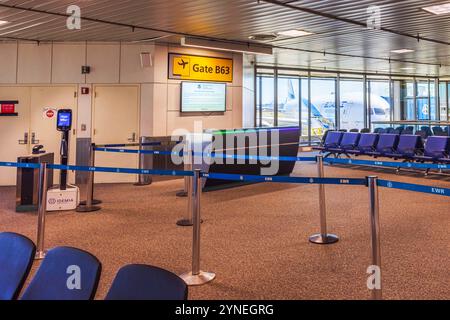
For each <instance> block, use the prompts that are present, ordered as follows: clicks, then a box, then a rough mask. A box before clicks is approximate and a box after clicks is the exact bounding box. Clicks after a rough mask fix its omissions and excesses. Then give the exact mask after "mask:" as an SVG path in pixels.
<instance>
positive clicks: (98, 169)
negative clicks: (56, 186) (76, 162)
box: [47, 164, 194, 177]
mask: <svg viewBox="0 0 450 320" xmlns="http://www.w3.org/2000/svg"><path fill="white" fill-rule="evenodd" d="M47 167H48V168H49V169H54V170H74V171H94V172H110V173H127V174H144V175H159V176H180V177H192V176H194V172H193V171H175V170H150V169H132V168H110V167H84V166H64V165H60V164H49V165H48V166H47Z"/></svg>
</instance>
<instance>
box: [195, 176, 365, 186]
mask: <svg viewBox="0 0 450 320" xmlns="http://www.w3.org/2000/svg"><path fill="white" fill-rule="evenodd" d="M202 177H205V178H209V179H218V180H230V181H249V182H277V183H299V184H344V185H367V180H366V179H346V178H307V177H284V176H255V175H240V174H227V173H202Z"/></svg>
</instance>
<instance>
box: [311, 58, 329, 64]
mask: <svg viewBox="0 0 450 320" xmlns="http://www.w3.org/2000/svg"><path fill="white" fill-rule="evenodd" d="M325 62H327V60H325V59H315V60H311V63H325Z"/></svg>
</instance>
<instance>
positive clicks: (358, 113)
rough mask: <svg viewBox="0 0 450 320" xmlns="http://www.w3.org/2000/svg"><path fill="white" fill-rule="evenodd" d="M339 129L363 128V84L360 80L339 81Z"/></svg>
mask: <svg viewBox="0 0 450 320" xmlns="http://www.w3.org/2000/svg"><path fill="white" fill-rule="evenodd" d="M339 97H340V100H341V101H340V104H339V110H340V119H339V120H340V122H341V125H340V128H341V129H347V130H351V129H358V130H361V129H363V128H364V105H365V103H364V82H363V81H362V80H341V81H340V94H339Z"/></svg>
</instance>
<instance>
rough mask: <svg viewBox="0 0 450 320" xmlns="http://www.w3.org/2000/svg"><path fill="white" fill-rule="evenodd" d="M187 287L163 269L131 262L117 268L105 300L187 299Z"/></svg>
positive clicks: (175, 276)
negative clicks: (117, 270)
mask: <svg viewBox="0 0 450 320" xmlns="http://www.w3.org/2000/svg"><path fill="white" fill-rule="evenodd" d="M187 296H188V287H187V285H186V283H185V282H184V281H183V280H182V279H181V278H180V277H178V276H177V275H175V274H173V273H172V272H169V271H167V270H164V269H160V268H157V267H153V266H147V265H142V264H131V265H128V266H125V267H123V268H121V269H120V270H119V272H118V273H117V275H116V278H115V279H114V281H113V283H112V285H111V288H110V289H109V292H108V294H107V295H106V300H187Z"/></svg>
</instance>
